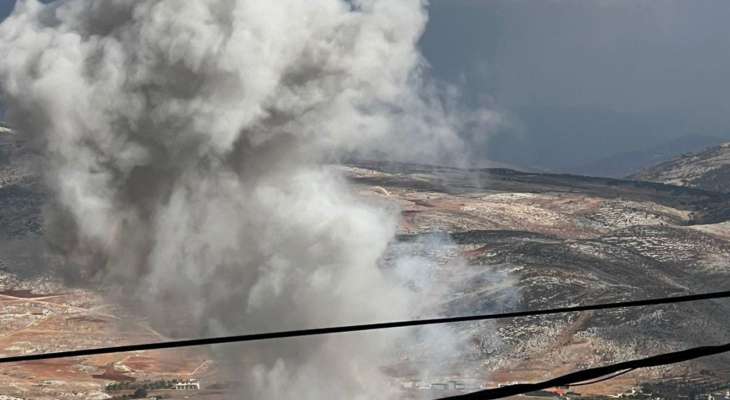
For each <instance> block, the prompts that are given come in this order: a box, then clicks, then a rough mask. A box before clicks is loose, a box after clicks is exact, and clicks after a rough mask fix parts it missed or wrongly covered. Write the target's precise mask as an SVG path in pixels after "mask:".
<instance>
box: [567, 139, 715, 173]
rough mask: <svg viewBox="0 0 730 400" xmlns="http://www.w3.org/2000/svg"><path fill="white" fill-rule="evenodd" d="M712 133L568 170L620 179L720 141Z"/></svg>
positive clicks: (617, 155)
mask: <svg viewBox="0 0 730 400" xmlns="http://www.w3.org/2000/svg"><path fill="white" fill-rule="evenodd" d="M722 141H723V140H722V139H720V138H717V137H714V136H701V135H688V136H683V137H680V138H677V139H675V140H672V141H670V142H668V143H664V144H662V145H660V146H654V147H650V148H646V149H642V150H635V151H629V152H621V153H618V154H614V155H611V156H608V157H604V158H601V159H598V160H596V161H592V162H590V163H586V164H583V165H580V166H576V167H574V168H570V172H572V173H577V174H580V175H587V176H607V177H612V178H620V177H623V176H626V175H628V174H631V173H632V172H634V171H638V170H641V169H644V168H649V167H651V166H654V165H657V164H659V163H663V162H665V161H669V160H671V159H673V158H675V157H676V156H678V155H680V154H686V153H690V152H697V151H701V150H704V149H706V148H708V147H710V146H716V145H719V144H720V143H722Z"/></svg>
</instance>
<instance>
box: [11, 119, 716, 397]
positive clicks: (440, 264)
mask: <svg viewBox="0 0 730 400" xmlns="http://www.w3.org/2000/svg"><path fill="white" fill-rule="evenodd" d="M12 135H13V134H9V133H6V134H4V136H2V137H1V138H0V141H1V142H0V145H1V146H0V149H2V151H3V153H2V157H0V304H2V309H3V313H2V315H0V319H1V320H2V323H1V324H0V354H1V355H6V356H9V355H18V354H30V353H37V352H49V351H60V350H68V349H77V348H85V347H98V346H108V345H120V344H127V343H138V342H147V341H157V340H163V339H166V337H165V336H163V335H161V334H160V333H158V332H156V331H155V330H154V329H153V328H152V327H151V326H150V324H149V323H148V321H144V320H143V319H141V317H140V316H139V315H136V314H135V313H134V310H131V309H129V308H123V307H121V306H119V305H116V304H114V302H112V301H110V297H109V296H105V291H106V290H107V289H108V288H106V287H103V286H102V287H93V288H91V287H73V286H69V285H67V284H65V283H64V282H66V281H65V280H64V277H63V271H57V270H54V269H52V268H48V265H53V264H54V260H53V259H49V258H48V257H47V256H45V255H44V252H43V251H42V249H43V248H44V246H45V244H44V242H43V239H42V235H43V224H42V221H43V212H44V211H43V209H44V204H45V203H46V202H47V201H48V200H47V199H46V196H45V194H44V190H43V189H42V185H41V183H40V181H39V180H38V178H36V177H35V175H34V173H33V171H31V170H29V169H27V168H26V167H25V166H24V165H25V164H24V163H23V160H26V161H27V160H28V159H29V158H30V157H33V156H32V154H30V153H28V152H27V151H26V150H23V147H22V143H20V144H19V142H18V139H17V138H14V137H13V136H12ZM333 168H337V169H340V170H341V171H342V172H343V173H344V174H345V175H346V176H347V177H348V179H349V180H350V181H351V182H352V184H353V190H354V191H355V192H356V193H357V194H358V195H359V196H361V197H362V199H363V201H367V202H373V203H375V204H378V205H379V206H382V207H386V208H390V209H391V210H394V212H398V213H400V215H401V224H400V229H399V233H398V236H397V238H396V240H394V241H393V243H392V244H391V248H390V249H389V250H388V253H387V254H386V255H385V256H384V257H383V262H382V265H381V267H382V268H383V269H384V271H386V272H387V271H397V269H398V268H400V267H398V265H396V264H397V263H398V262H399V261H398V260H402V259H403V256H404V255H410V256H412V257H413V260H416V262H414V263H412V266H413V268H416V269H418V268H423V269H424V275H423V276H424V277H425V278H424V281H428V282H430V283H423V282H418V281H415V280H414V281H411V282H407V284H409V285H411V286H412V287H413V288H414V290H416V291H419V290H422V291H423V293H424V296H425V295H428V296H431V297H432V298H438V299H440V300H439V304H438V307H437V310H438V313H440V314H443V315H453V314H471V313H484V312H495V311H507V310H522V309H535V308H542V307H552V306H568V305H577V304H585V303H596V302H608V301H616V300H627V299H636V298H646V297H655V296H665V295H680V294H687V293H694V292H704V291H711V290H721V289H726V288H727V287H728V286H730V268H728V261H729V260H730V225H728V223H727V222H725V221H726V220H728V219H730V212H729V211H728V207H727V205H728V204H730V196H728V195H726V194H723V193H719V192H713V191H706V190H701V189H694V188H686V187H680V186H672V185H665V184H659V183H646V182H636V181H625V180H616V179H607V178H587V177H578V176H570V175H551V174H538V173H523V172H516V171H512V170H505V169H484V170H460V169H454V168H443V167H432V166H426V165H414V164H397V163H377V162H353V163H350V164H347V165H344V166H334V167H333ZM433 282H438V285H435V284H433ZM423 285H430V289H424V288H423V287H422V286H423ZM729 306H730V303H728V302H727V301H720V300H718V301H709V302H702V303H692V304H683V305H677V306H662V307H652V308H646V309H634V310H615V311H605V312H595V313H583V314H575V315H562V316H551V317H540V318H521V319H515V320H510V321H501V322H499V323H490V324H486V323H484V324H459V325H457V326H454V327H451V328H449V329H450V333H451V335H452V336H451V337H452V340H453V342H454V343H453V345H454V349H449V350H448V351H446V350H444V349H437V348H433V347H425V348H424V347H422V346H429V345H427V344H423V345H421V344H418V343H415V344H413V343H410V344H404V345H403V354H402V355H401V356H400V361H399V362H397V363H394V364H393V365H388V366H384V369H385V370H386V371H387V372H388V373H389V374H390V375H391V376H392V377H393V379H394V384H396V385H401V386H402V387H403V390H404V393H405V394H404V396H406V395H408V396H410V395H413V396H416V395H417V396H418V397H419V398H423V397H425V398H433V397H438V396H439V395H443V394H444V393H446V392H445V391H443V390H442V389H440V388H441V387H442V386H443V385H447V383H448V382H449V381H451V382H452V383H453V382H456V383H457V384H458V388H459V389H458V390H459V391H465V390H477V389H479V388H481V387H488V386H493V385H498V384H503V383H509V382H513V381H529V380H535V379H542V378H547V377H550V376H554V375H556V374H560V373H563V372H568V371H572V370H575V369H577V368H582V367H587V366H594V365H600V364H604V363H607V362H613V361H619V360H626V359H630V358H635V357H640V356H646V355H651V354H655V353H658V352H663V351H670V350H676V349H682V348H686V347H689V346H694V345H701V344H717V343H723V342H726V341H728V340H729V339H730V333H729V332H728V329H727V327H728V324H727V322H726V320H725V318H726V316H727V315H728V311H730V307H729ZM424 343H425V342H424ZM433 354H437V355H438V357H439V359H438V362H439V365H440V366H441V367H440V368H439V369H438V371H436V372H433V373H431V374H429V375H428V376H424V374H423V373H422V372H423V371H424V368H425V367H426V366H427V365H433V363H434V359H433V357H431V356H429V355H433ZM726 361H727V359H726V358H712V359H707V360H703V361H702V362H697V363H687V364H683V365H681V366H677V367H672V368H658V369H654V370H650V371H640V372H635V373H632V374H628V375H625V376H622V377H621V378H619V379H616V380H612V381H608V382H605V383H602V384H598V385H593V386H586V387H581V390H580V392H581V393H586V394H591V393H593V394H602V395H613V394H617V393H622V392H626V391H628V390H630V389H631V388H632V387H635V386H637V385H638V384H640V383H646V382H654V381H657V382H658V381H666V380H667V379H670V378H672V377H675V378H676V379H677V380H676V381H674V382H675V383H676V387H682V385H684V384H686V380H685V378H686V377H693V378H696V379H701V380H702V381H703V382H710V384H716V385H718V386H721V385H722V384H725V383H726V382H727V378H728V377H727V376H726V375H725V374H723V373H721V372H718V371H720V370H718V369H717V368H716V367H718V366H720V365H723V364H725V363H726ZM711 370H715V371H716V372H713V373H709V372H708V371H711ZM188 377H194V378H202V382H203V387H204V388H205V387H211V389H210V390H207V391H201V392H199V393H197V394H196V396H198V397H197V398H210V399H214V398H227V396H228V395H227V394H226V393H229V392H228V391H227V390H225V389H220V388H221V387H223V388H225V387H226V386H225V385H223V386H220V385H221V384H220V382H225V381H227V380H228V379H230V377H229V376H227V374H226V366H223V365H219V364H216V363H215V362H213V361H212V358H211V356H210V354H208V353H207V351H206V349H190V350H188V351H155V352H144V353H132V354H120V355H110V356H99V357H85V358H77V359H67V360H56V361H49V362H34V363H24V364H15V365H8V366H4V367H3V368H1V369H0V395H6V396H13V397H15V398H20V399H60V398H76V399H95V398H99V399H102V398H109V397H110V394H109V393H105V392H104V387H105V386H106V385H107V384H110V383H114V382H129V381H135V382H144V381H156V380H167V379H184V378H188ZM216 388H218V389H216ZM408 393H410V395H409V394H408ZM414 393H415V394H414ZM173 394H174V393H172V392H170V391H168V392H167V395H173ZM188 395H189V394H188Z"/></svg>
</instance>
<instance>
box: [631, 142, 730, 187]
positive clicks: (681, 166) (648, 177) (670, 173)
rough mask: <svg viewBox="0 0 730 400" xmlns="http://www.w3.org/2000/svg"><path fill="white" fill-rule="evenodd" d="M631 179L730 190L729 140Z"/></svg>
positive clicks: (640, 173) (639, 173) (641, 172)
mask: <svg viewBox="0 0 730 400" xmlns="http://www.w3.org/2000/svg"><path fill="white" fill-rule="evenodd" d="M629 178H630V179H636V180H642V181H651V182H662V183H667V184H671V185H678V186H687V187H693V188H700V189H704V190H710V191H716V192H730V143H725V144H722V145H720V146H716V147H712V148H709V149H707V150H704V151H701V152H698V153H692V154H686V155H683V156H680V157H677V158H675V159H673V160H670V161H667V162H663V163H661V164H658V165H655V166H653V167H650V168H647V169H644V170H642V171H640V172H638V173H636V174H633V175H631V176H629Z"/></svg>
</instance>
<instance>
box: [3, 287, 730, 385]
mask: <svg viewBox="0 0 730 400" xmlns="http://www.w3.org/2000/svg"><path fill="white" fill-rule="evenodd" d="M727 297H730V291H722V292H711V293H702V294H692V295H685V296H674V297H663V298H655V299H646V300H634V301H625V302H616V303H606V304H592V305H582V306H573V307H562V308H550V309H542V310H532V311H516V312H508V313H501V314H482V315H467V316H460V317H446V318H431V319H420V320H408V321H394V322H382V323H375V324H362V325H347V326H334V327H328V328H315V329H301V330H292V331H279V332H268V333H255V334H245V335H236V336H220V337H211V338H200V339H184V340H173V341H164V342H156V343H142V344H132V345H124V346H114V347H99V348H90V349H80V350H68V351H59V352H53V353H38V354H24V355H19V356H11V357H3V358H0V364H5V363H12V362H21V361H37V360H49V359H56V358H67V357H82V356H93V355H99V354H112V353H126V352H130V351H144V350H161V349H172V348H180V347H192V346H207V345H214V344H223V343H238V342H252V341H261V340H273V339H285V338H292V337H302V336H315V335H329V334H335V333H346V332H361V331H373V330H379V329H392V328H404V327H412V326H424V325H435V324H448V323H456V322H470V321H486V320H496V319H506V318H520V317H530V316H538V315H551V314H563V313H573V312H580V311H595V310H606V309H613V308H629V307H645V306H654V305H661V304H675V303H686V302H691V301H699V300H710V299H719V298H727ZM604 375H605V374H604Z"/></svg>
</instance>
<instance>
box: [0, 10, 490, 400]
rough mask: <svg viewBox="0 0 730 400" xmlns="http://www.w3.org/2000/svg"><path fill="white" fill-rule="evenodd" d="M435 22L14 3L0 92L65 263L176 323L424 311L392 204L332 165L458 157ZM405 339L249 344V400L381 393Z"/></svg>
mask: <svg viewBox="0 0 730 400" xmlns="http://www.w3.org/2000/svg"><path fill="white" fill-rule="evenodd" d="M425 23H426V12H425V10H424V4H423V3H422V1H421V0H397V1H395V0H361V1H344V0H306V1H305V0H278V1H261V0H196V1H179V0H137V1H133V0H108V1H103V2H101V1H93V0H68V1H58V2H55V3H52V4H51V5H42V4H40V3H38V2H36V1H33V0H31V1H21V2H19V4H18V5H17V7H16V10H15V12H14V13H13V15H12V16H11V17H10V18H9V19H8V20H6V21H5V22H4V23H3V24H2V25H0V53H2V54H3V55H4V57H3V58H2V60H0V87H1V88H2V95H3V97H4V100H5V102H6V104H7V106H8V119H9V120H10V121H12V122H13V123H14V124H15V125H16V126H17V127H18V128H19V130H20V131H22V132H24V133H25V134H27V135H33V136H34V137H35V138H36V139H38V141H39V142H41V143H42V144H43V146H44V148H45V152H46V160H45V161H46V163H47V165H46V166H45V167H46V171H47V182H48V184H49V186H50V187H51V189H52V192H53V194H54V202H55V204H56V206H55V207H54V209H53V211H52V212H50V213H49V217H48V221H47V235H48V236H49V241H50V242H51V243H52V245H53V246H55V248H56V249H57V250H58V251H60V252H61V253H62V254H63V255H64V257H65V260H66V265H67V267H66V268H69V269H72V270H73V272H74V273H76V271H81V272H79V273H78V275H80V276H83V277H85V278H86V279H90V278H94V279H97V280H100V281H102V282H106V283H113V284H114V286H115V287H120V288H122V291H123V295H124V296H126V297H127V298H133V299H136V300H137V301H138V302H139V303H140V304H141V307H144V310H145V312H146V314H147V315H149V316H150V317H151V319H152V320H154V321H157V322H158V323H159V326H163V327H166V328H167V331H168V332H175V333H177V334H178V335H185V336H188V335H196V334H226V333H233V332H244V331H249V332H254V331H265V330H274V329H293V328H306V327H314V326H319V325H330V324H336V323H364V322H369V321H376V320H389V319H395V318H405V317H408V316H409V314H410V313H409V311H410V310H413V307H412V306H413V305H412V304H410V300H409V299H410V295H409V292H408V290H407V289H404V288H401V287H399V286H398V285H397V283H395V282H393V281H391V280H390V279H388V278H387V277H385V276H384V275H383V274H382V272H381V270H380V269H379V268H378V267H377V263H378V259H379V258H380V257H381V255H382V254H383V252H384V250H385V248H386V246H387V244H388V242H389V241H390V240H391V239H392V237H393V235H394V232H395V228H396V224H397V218H396V215H394V213H392V212H386V211H383V210H380V209H378V208H375V207H372V206H368V205H366V204H363V203H362V202H361V201H359V200H357V199H356V198H355V197H354V196H353V195H351V194H350V192H349V190H348V188H347V185H346V182H345V181H344V179H343V178H342V177H341V176H340V175H338V173H337V172H336V171H334V170H332V169H330V168H327V167H326V163H327V162H330V161H332V160H337V159H338V158H340V157H343V156H348V155H351V154H353V153H356V154H388V155H390V156H393V157H398V158H401V159H403V158H413V159H423V158H425V157H428V158H429V159H431V160H433V156H434V155H436V154H459V153H460V152H461V151H463V145H462V142H461V141H460V140H459V138H458V135H457V134H456V132H457V129H456V128H455V125H456V122H458V121H457V119H458V118H461V116H459V117H458V118H457V117H452V116H449V113H448V110H447V109H448V107H446V106H443V104H444V102H443V101H441V100H439V99H438V98H437V97H436V96H434V89H426V87H425V86H426V85H425V84H424V78H423V76H422V75H423V70H424V63H423V60H422V58H421V56H420V54H419V52H418V50H417V48H416V42H417V40H418V39H419V37H420V35H421V33H422V31H423V29H424V26H425ZM483 117H484V116H483V115H481V116H480V117H479V118H483ZM393 144H397V146H394V145H393ZM180 311H182V312H183V314H182V315H184V316H185V317H184V320H185V321H186V323H184V324H179V323H177V322H178V320H179V319H180V315H181V314H180V313H179V312H180ZM392 342H393V340H392V338H391V337H390V336H386V335H351V336H339V337H323V338H318V339H307V340H301V341H300V340H296V341H287V342H285V343H284V342H283V343H277V344H276V345H275V346H274V345H272V346H258V345H257V346H248V347H246V348H245V349H242V350H241V352H242V353H244V356H245V359H246V360H247V362H248V364H247V365H248V366H252V367H251V368H245V369H244V371H245V372H244V375H245V378H243V379H245V382H244V383H243V385H242V386H243V387H244V390H245V393H244V396H245V398H258V399H266V398H272V399H281V398H303V399H322V398H360V397H362V398H383V397H387V396H386V393H384V388H385V386H384V385H383V384H382V379H383V377H382V376H381V374H380V372H379V371H378V365H380V364H379V363H381V362H382V355H383V354H384V353H385V352H388V351H390V350H391V347H390V346H391V344H392Z"/></svg>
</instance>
